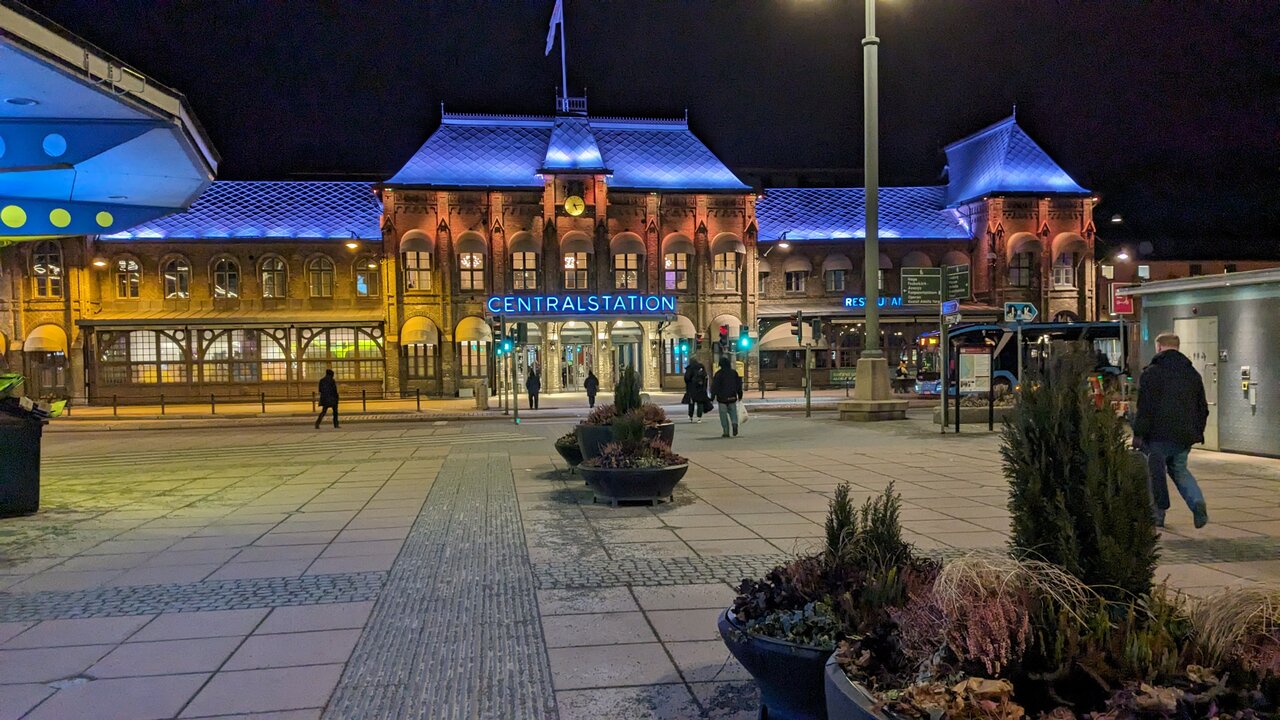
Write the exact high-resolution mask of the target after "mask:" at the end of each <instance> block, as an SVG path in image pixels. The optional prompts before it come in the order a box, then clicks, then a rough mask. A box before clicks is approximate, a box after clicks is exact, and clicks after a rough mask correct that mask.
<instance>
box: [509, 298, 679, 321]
mask: <svg viewBox="0 0 1280 720" xmlns="http://www.w3.org/2000/svg"><path fill="white" fill-rule="evenodd" d="M485 307H486V308H488V310H489V313H490V314H491V315H512V316H519V315H544V316H545V315H571V316H577V315H674V314H675V312H676V299H675V297H674V296H672V295H639V294H632V295H494V296H491V297H490V298H489V301H488V302H487V303H485Z"/></svg>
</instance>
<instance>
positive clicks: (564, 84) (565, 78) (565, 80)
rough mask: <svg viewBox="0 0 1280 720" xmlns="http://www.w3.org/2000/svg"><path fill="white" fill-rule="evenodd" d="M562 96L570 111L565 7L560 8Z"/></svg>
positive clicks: (566, 108)
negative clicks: (565, 41)
mask: <svg viewBox="0 0 1280 720" xmlns="http://www.w3.org/2000/svg"><path fill="white" fill-rule="evenodd" d="M560 95H561V97H563V98H564V100H565V110H568V109H569V107H568V102H569V70H568V66H567V65H566V64H565V60H564V5H561V6H560Z"/></svg>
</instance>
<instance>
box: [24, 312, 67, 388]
mask: <svg viewBox="0 0 1280 720" xmlns="http://www.w3.org/2000/svg"><path fill="white" fill-rule="evenodd" d="M22 354H23V357H24V358H25V360H26V365H27V368H26V373H25V374H26V376H27V379H26V382H27V386H26V388H25V390H26V393H27V395H29V396H31V397H38V398H47V397H52V396H56V397H66V395H67V367H68V362H67V333H66V332H65V331H64V330H63V329H62V328H61V327H59V326H57V325H41V326H39V327H37V328H35V329H34V330H32V331H31V332H30V333H28V334H27V339H26V341H25V342H23V344H22ZM33 381H34V382H33Z"/></svg>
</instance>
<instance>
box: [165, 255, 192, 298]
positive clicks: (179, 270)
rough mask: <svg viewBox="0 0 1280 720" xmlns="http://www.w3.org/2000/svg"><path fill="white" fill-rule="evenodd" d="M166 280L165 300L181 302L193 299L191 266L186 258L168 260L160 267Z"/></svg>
mask: <svg viewBox="0 0 1280 720" xmlns="http://www.w3.org/2000/svg"><path fill="white" fill-rule="evenodd" d="M160 275H161V277H163V278H164V299H165V300H179V299H186V298H189V297H191V265H190V263H188V262H187V259H186V258H173V259H171V260H166V261H165V263H164V265H162V266H161V267H160Z"/></svg>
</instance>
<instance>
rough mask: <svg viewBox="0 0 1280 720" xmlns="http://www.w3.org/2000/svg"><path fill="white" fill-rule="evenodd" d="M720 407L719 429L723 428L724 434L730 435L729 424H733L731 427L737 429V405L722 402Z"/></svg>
mask: <svg viewBox="0 0 1280 720" xmlns="http://www.w3.org/2000/svg"><path fill="white" fill-rule="evenodd" d="M719 405H720V427H722V428H724V434H725V435H728V434H730V428H729V423H730V422H732V423H733V427H735V428H736V427H738V403H736V402H731V403H727V402H722V403H720V404H719Z"/></svg>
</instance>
